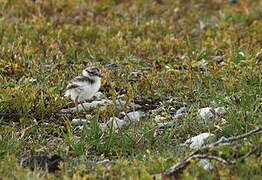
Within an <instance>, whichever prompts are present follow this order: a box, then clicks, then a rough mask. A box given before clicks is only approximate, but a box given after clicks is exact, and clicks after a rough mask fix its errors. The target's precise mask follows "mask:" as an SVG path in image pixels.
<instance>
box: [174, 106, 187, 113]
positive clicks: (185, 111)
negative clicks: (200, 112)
mask: <svg viewBox="0 0 262 180" xmlns="http://www.w3.org/2000/svg"><path fill="white" fill-rule="evenodd" d="M188 111H189V107H181V108H180V109H178V110H177V111H176V114H182V113H187V112H188Z"/></svg>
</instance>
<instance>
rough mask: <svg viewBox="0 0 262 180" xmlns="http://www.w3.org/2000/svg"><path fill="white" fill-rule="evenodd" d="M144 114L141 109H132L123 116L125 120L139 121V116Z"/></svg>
mask: <svg viewBox="0 0 262 180" xmlns="http://www.w3.org/2000/svg"><path fill="white" fill-rule="evenodd" d="M144 115H145V113H144V112H142V111H133V112H129V113H127V114H126V116H125V117H124V120H125V121H132V122H133V121H140V118H141V117H143V116H144Z"/></svg>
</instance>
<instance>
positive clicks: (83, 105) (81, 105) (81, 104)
mask: <svg viewBox="0 0 262 180" xmlns="http://www.w3.org/2000/svg"><path fill="white" fill-rule="evenodd" d="M80 104H81V106H82V108H83V109H84V110H85V111H86V108H85V106H84V105H83V103H82V102H80Z"/></svg>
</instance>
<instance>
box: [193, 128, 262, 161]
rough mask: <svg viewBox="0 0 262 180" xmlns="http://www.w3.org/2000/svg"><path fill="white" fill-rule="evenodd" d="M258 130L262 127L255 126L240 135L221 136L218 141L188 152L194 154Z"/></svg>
mask: <svg viewBox="0 0 262 180" xmlns="http://www.w3.org/2000/svg"><path fill="white" fill-rule="evenodd" d="M260 131H262V128H256V129H254V130H252V131H249V132H247V133H245V134H241V135H238V136H232V137H228V138H226V137H221V138H220V139H219V140H218V141H216V142H214V143H212V144H208V145H206V146H203V147H202V148H200V149H198V150H195V151H193V152H192V153H191V154H190V156H191V155H194V154H196V153H198V152H200V151H203V150H206V149H210V148H212V147H215V146H218V145H219V144H223V143H229V142H233V141H237V140H240V139H243V138H245V137H248V136H250V135H252V134H256V133H258V132H260Z"/></svg>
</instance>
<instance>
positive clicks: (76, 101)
mask: <svg viewBox="0 0 262 180" xmlns="http://www.w3.org/2000/svg"><path fill="white" fill-rule="evenodd" d="M74 103H75V107H76V111H78V96H77V97H76V99H75V101H74Z"/></svg>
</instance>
